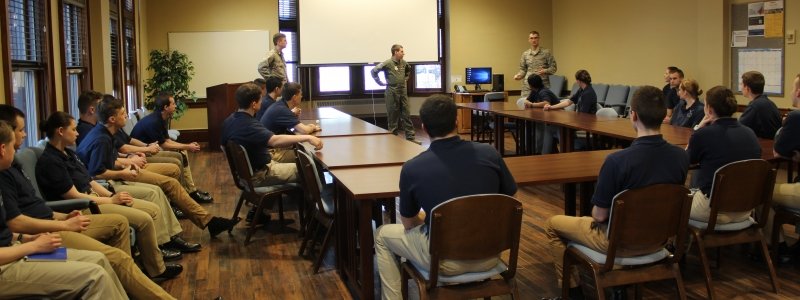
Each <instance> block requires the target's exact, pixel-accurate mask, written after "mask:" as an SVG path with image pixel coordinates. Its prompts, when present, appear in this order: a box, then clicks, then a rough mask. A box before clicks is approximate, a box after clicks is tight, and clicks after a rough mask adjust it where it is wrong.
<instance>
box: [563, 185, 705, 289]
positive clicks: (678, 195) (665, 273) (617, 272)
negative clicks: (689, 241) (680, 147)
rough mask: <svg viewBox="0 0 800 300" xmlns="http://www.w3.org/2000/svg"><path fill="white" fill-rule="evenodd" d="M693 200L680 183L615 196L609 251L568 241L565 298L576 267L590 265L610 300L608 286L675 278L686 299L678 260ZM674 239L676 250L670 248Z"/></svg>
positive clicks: (681, 253) (565, 262)
mask: <svg viewBox="0 0 800 300" xmlns="http://www.w3.org/2000/svg"><path fill="white" fill-rule="evenodd" d="M691 207H692V199H691V198H690V197H689V190H688V189H686V187H684V186H682V185H677V184H657V185H652V186H648V187H643V188H639V189H633V190H625V191H623V192H621V193H619V194H617V195H616V196H615V197H614V204H613V205H612V207H611V212H610V215H609V223H608V227H607V229H606V236H607V237H608V250H607V251H606V253H601V252H598V251H595V250H593V249H591V248H589V247H586V246H584V245H581V244H578V243H573V242H571V243H569V244H568V245H567V249H566V250H565V252H564V265H563V266H564V272H562V273H563V274H564V275H563V276H564V278H562V295H563V296H562V297H564V299H567V296H568V293H569V282H570V276H571V273H572V272H570V271H569V270H570V268H571V266H573V265H575V264H580V265H582V266H585V267H587V268H589V269H591V272H592V276H593V278H594V281H595V284H594V285H595V288H596V297H597V299H605V291H604V289H605V288H607V287H614V286H621V285H629V284H636V294H637V299H638V298H639V296H640V293H641V289H640V284H641V283H645V282H651V281H660V280H666V279H672V280H675V283H676V285H677V288H678V297H679V298H680V299H686V292H685V290H684V287H683V280H682V278H681V272H680V268H679V267H678V262H679V261H680V259H681V257H683V254H684V252H685V249H686V247H685V246H683V243H684V242H685V241H686V234H687V231H686V228H687V223H688V220H689V212H690V211H691ZM671 241H675V253H670V252H669V251H668V250H667V249H666V248H665V247H666V246H667V245H669V244H670V243H671Z"/></svg>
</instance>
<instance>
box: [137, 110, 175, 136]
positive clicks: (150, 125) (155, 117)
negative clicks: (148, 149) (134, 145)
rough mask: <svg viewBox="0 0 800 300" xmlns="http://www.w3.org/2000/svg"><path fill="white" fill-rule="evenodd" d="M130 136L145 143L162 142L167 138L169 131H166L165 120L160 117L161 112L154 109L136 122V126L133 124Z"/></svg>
mask: <svg viewBox="0 0 800 300" xmlns="http://www.w3.org/2000/svg"><path fill="white" fill-rule="evenodd" d="M131 137H133V138H136V139H137V140H140V141H142V142H143V143H145V144H150V143H159V144H163V143H164V141H166V140H167V139H168V138H169V133H167V122H166V120H164V119H163V118H161V112H159V111H154V112H153V113H151V114H149V115H147V116H146V117H144V118H142V119H141V120H139V122H136V126H133V130H131Z"/></svg>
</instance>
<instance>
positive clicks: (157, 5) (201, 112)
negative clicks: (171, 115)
mask: <svg viewBox="0 0 800 300" xmlns="http://www.w3.org/2000/svg"><path fill="white" fill-rule="evenodd" d="M144 2H146V4H145V5H144V6H143V7H144V10H143V12H142V16H143V19H142V21H143V23H144V24H146V25H145V26H146V28H145V30H144V31H143V33H144V32H145V31H146V33H144V34H145V35H144V39H143V42H144V43H143V44H142V45H141V49H142V51H141V52H142V57H143V60H142V64H143V66H144V67H146V66H147V65H148V64H149V62H148V59H149V58H148V53H150V51H151V50H155V49H168V48H169V45H168V33H170V32H191V31H235V30H268V31H269V32H272V33H274V32H278V1H277V0H266V1H265V0H237V1H235V2H229V1H219V0H195V1H185V0H183V1H182V0H146V1H144ZM231 47H247V45H231ZM253 67H254V68H255V66H253ZM149 77H150V74H149V73H146V72H145V73H142V78H143V79H147V78H149ZM172 127H173V128H176V129H197V128H208V120H207V117H206V109H205V108H193V109H190V110H189V112H188V113H187V114H186V115H184V116H183V118H181V119H180V120H177V121H173V122H172Z"/></svg>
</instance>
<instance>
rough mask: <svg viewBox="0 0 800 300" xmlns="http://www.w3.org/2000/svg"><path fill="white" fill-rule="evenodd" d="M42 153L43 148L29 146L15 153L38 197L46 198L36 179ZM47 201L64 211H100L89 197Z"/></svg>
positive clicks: (52, 206)
mask: <svg viewBox="0 0 800 300" xmlns="http://www.w3.org/2000/svg"><path fill="white" fill-rule="evenodd" d="M42 153H44V150H43V149H42V148H38V147H28V148H25V149H22V150H19V151H17V154H16V155H14V159H15V160H16V161H17V162H18V163H19V164H20V166H21V167H22V172H23V173H24V174H25V177H27V178H28V180H29V181H30V182H31V185H32V186H33V190H34V191H35V192H36V197H39V198H40V199H44V198H42V193H41V192H40V191H39V183H38V182H37V181H36V162H38V161H39V157H41V156H42ZM45 203H46V204H47V206H48V207H50V209H52V210H54V211H57V212H62V213H69V212H71V211H73V210H83V209H87V208H88V209H89V211H90V212H91V213H92V214H99V213H100V208H99V207H98V206H97V203H96V202H94V201H92V200H89V199H67V200H57V201H45Z"/></svg>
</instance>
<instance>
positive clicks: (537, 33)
mask: <svg viewBox="0 0 800 300" xmlns="http://www.w3.org/2000/svg"><path fill="white" fill-rule="evenodd" d="M531 34H535V35H538V36H542V35H541V34H539V32H538V31H536V30H531V32H530V33H528V35H531Z"/></svg>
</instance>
